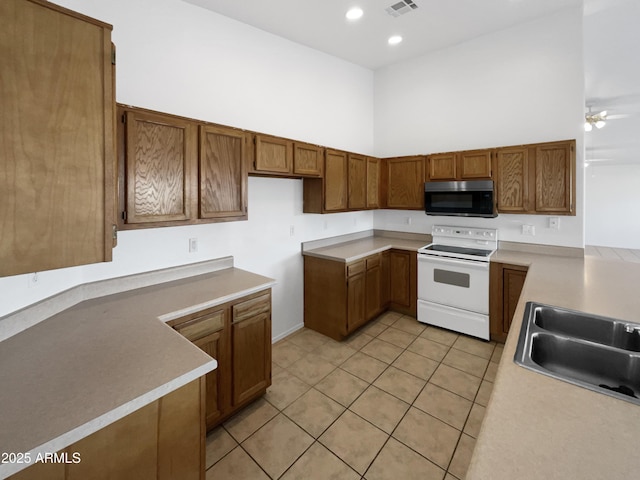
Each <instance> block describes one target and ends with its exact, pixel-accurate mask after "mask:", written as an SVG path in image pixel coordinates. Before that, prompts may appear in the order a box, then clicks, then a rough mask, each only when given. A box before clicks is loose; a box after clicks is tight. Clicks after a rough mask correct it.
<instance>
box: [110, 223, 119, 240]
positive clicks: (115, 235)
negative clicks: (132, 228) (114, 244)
mask: <svg viewBox="0 0 640 480" xmlns="http://www.w3.org/2000/svg"><path fill="white" fill-rule="evenodd" d="M111 231H112V233H111V238H113V239H114V240H118V226H117V225H116V224H115V223H114V224H113V225H111Z"/></svg>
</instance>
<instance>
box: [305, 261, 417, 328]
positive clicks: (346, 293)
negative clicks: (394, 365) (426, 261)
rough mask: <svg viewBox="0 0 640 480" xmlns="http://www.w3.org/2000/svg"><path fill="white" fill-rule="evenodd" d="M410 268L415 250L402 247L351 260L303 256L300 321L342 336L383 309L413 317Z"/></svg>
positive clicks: (414, 266)
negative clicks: (302, 302)
mask: <svg viewBox="0 0 640 480" xmlns="http://www.w3.org/2000/svg"><path fill="white" fill-rule="evenodd" d="M416 271H417V254H416V253H415V252H409V251H403V250H391V251H387V252H383V253H377V254H374V255H370V256H368V257H365V258H363V259H360V260H356V261H354V262H351V263H344V262H340V261H336V260H329V259H324V258H318V257H312V256H308V255H307V256H305V257H304V324H305V326H306V327H308V328H311V329H312V330H316V331H317V332H320V333H322V334H324V335H327V336H329V337H331V338H333V339H335V340H342V339H343V338H344V337H346V336H347V335H349V334H350V333H352V332H353V331H355V330H356V329H357V328H359V327H361V326H362V325H364V324H366V323H367V322H368V321H369V320H372V319H374V318H375V317H377V316H378V315H379V314H380V313H382V312H383V311H384V310H386V309H387V308H391V309H393V310H397V311H400V312H402V313H406V314H410V315H414V316H415V314H416V307H417V300H416V298H417V276H416V275H417V274H416ZM405 289H406V290H407V292H405V291H404V290H405ZM411 299H413V306H412V305H411Z"/></svg>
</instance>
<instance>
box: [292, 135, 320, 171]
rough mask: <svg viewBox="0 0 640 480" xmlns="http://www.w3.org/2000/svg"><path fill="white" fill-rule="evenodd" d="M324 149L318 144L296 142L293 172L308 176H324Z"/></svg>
mask: <svg viewBox="0 0 640 480" xmlns="http://www.w3.org/2000/svg"><path fill="white" fill-rule="evenodd" d="M323 163H324V150H323V148H322V147H319V146H317V145H309V144H308V143H300V142H295V144H294V149H293V173H294V174H295V175H304V176H308V177H320V176H322V165H323Z"/></svg>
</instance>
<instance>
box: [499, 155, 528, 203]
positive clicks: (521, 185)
mask: <svg viewBox="0 0 640 480" xmlns="http://www.w3.org/2000/svg"><path fill="white" fill-rule="evenodd" d="M495 192H496V198H497V207H498V212H500V213H525V212H528V211H530V207H529V149H528V148H527V147H526V146H523V147H506V148H499V149H498V150H497V152H496V178H495Z"/></svg>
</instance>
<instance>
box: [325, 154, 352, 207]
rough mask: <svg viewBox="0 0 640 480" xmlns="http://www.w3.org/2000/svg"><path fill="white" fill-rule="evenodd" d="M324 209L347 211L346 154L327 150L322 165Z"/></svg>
mask: <svg viewBox="0 0 640 480" xmlns="http://www.w3.org/2000/svg"><path fill="white" fill-rule="evenodd" d="M324 209H325V210H326V211H340V210H346V209H347V154H346V153H345V152H338V151H335V150H327V151H326V153H325V164H324Z"/></svg>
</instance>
